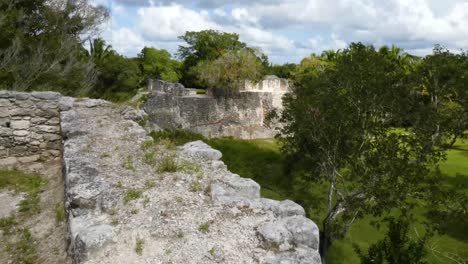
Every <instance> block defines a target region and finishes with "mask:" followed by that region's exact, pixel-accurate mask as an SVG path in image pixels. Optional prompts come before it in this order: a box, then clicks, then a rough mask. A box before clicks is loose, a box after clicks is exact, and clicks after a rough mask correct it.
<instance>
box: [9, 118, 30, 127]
mask: <svg viewBox="0 0 468 264" xmlns="http://www.w3.org/2000/svg"><path fill="white" fill-rule="evenodd" d="M30 123H31V122H30V121H28V120H14V121H11V125H10V126H11V128H13V129H28V128H29V125H30Z"/></svg>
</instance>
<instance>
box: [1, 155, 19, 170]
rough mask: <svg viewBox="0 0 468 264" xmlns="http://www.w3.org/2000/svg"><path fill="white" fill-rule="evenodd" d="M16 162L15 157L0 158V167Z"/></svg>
mask: <svg viewBox="0 0 468 264" xmlns="http://www.w3.org/2000/svg"><path fill="white" fill-rule="evenodd" d="M16 163H18V159H17V158H15V157H9V158H6V159H0V168H1V167H10V166H13V165H15V164H16Z"/></svg>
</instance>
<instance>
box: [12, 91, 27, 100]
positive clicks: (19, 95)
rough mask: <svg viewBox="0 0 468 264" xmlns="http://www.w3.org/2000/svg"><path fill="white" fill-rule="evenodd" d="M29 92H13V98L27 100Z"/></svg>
mask: <svg viewBox="0 0 468 264" xmlns="http://www.w3.org/2000/svg"><path fill="white" fill-rule="evenodd" d="M29 97H30V96H29V93H22V92H16V93H15V99H16V100H28V99H29Z"/></svg>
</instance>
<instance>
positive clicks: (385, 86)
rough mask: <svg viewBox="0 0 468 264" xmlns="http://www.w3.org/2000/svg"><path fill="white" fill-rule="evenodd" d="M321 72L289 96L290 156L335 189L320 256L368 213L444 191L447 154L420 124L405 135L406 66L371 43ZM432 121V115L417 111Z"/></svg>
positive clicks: (285, 139)
mask: <svg viewBox="0 0 468 264" xmlns="http://www.w3.org/2000/svg"><path fill="white" fill-rule="evenodd" d="M328 64H329V65H330V64H331V66H327V64H326V63H325V64H322V63H320V64H319V66H320V67H322V65H325V66H324V67H322V68H321V69H320V71H317V70H312V71H310V72H309V73H308V72H304V73H303V74H302V75H301V77H300V78H299V79H297V80H296V82H295V87H296V88H295V90H294V92H293V93H291V94H289V95H287V96H286V97H285V98H284V111H283V112H282V114H281V121H282V123H283V124H284V127H282V128H281V133H280V140H281V141H282V145H283V152H284V153H286V154H287V155H288V156H289V157H292V159H291V160H296V161H297V162H299V163H301V164H302V166H303V167H302V169H303V173H301V177H303V178H304V179H305V180H306V181H309V182H311V181H312V182H323V183H324V184H325V186H327V188H328V195H327V200H326V204H327V213H326V216H325V217H324V218H323V220H322V232H321V244H320V253H321V255H322V258H323V262H324V263H325V261H326V257H327V253H328V249H329V247H330V246H331V245H332V243H333V242H334V241H335V240H336V239H339V238H342V237H344V235H345V234H346V233H347V232H348V230H349V229H350V228H351V226H352V225H353V223H354V222H355V221H356V219H359V218H362V217H363V216H365V215H369V214H370V215H374V216H380V215H382V214H384V213H386V212H389V210H391V209H393V208H412V207H413V206H414V205H415V204H416V203H418V202H419V201H421V200H425V199H427V198H428V196H429V195H430V190H434V189H437V186H438V182H439V179H438V178H437V177H436V176H435V175H434V174H432V173H431V170H432V168H434V166H436V165H437V162H438V161H439V160H440V158H442V157H443V153H442V150H441V149H440V148H437V146H435V145H428V144H427V142H428V141H430V140H431V139H432V137H433V136H434V135H433V134H427V133H421V130H419V129H418V127H417V126H418V124H415V126H416V127H414V128H413V130H409V131H406V132H405V133H402V132H401V131H400V130H397V129H395V128H394V127H393V123H392V116H393V115H399V114H402V113H404V114H410V113H407V112H405V109H407V107H408V104H411V103H412V102H411V101H410V99H409V98H411V96H410V95H411V87H408V85H407V83H408V81H407V78H408V75H407V74H406V71H405V69H403V68H402V67H400V66H399V64H398V63H395V62H394V61H393V60H389V59H388V58H387V57H386V56H383V55H382V54H381V53H379V52H378V51H376V50H375V48H374V47H372V46H365V45H363V44H361V43H353V44H351V45H350V47H349V48H347V49H345V50H343V51H341V52H340V54H339V56H337V57H336V58H335V59H334V60H333V61H332V62H328ZM414 114H415V115H418V118H421V119H430V118H431V112H418V113H414Z"/></svg>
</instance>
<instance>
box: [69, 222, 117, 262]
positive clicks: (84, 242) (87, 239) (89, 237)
mask: <svg viewBox="0 0 468 264" xmlns="http://www.w3.org/2000/svg"><path fill="white" fill-rule="evenodd" d="M113 237H114V231H113V228H112V226H110V225H95V226H91V227H88V228H86V229H84V230H82V231H81V232H79V233H78V235H77V236H76V238H75V243H74V248H73V256H74V258H73V259H74V260H75V263H83V262H85V261H86V259H87V258H88V255H89V253H90V252H91V251H92V250H93V249H96V248H100V247H102V246H103V245H104V244H105V243H106V242H108V241H110V240H112V238H113Z"/></svg>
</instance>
